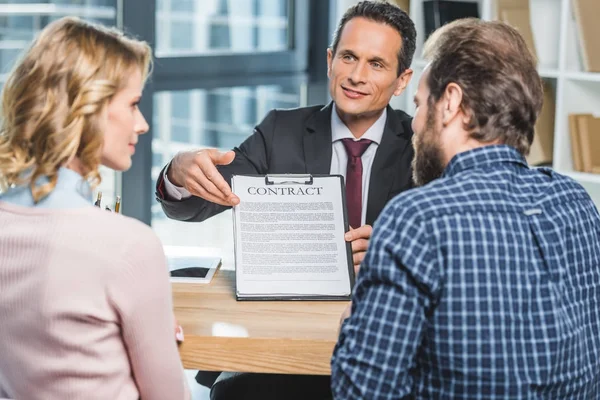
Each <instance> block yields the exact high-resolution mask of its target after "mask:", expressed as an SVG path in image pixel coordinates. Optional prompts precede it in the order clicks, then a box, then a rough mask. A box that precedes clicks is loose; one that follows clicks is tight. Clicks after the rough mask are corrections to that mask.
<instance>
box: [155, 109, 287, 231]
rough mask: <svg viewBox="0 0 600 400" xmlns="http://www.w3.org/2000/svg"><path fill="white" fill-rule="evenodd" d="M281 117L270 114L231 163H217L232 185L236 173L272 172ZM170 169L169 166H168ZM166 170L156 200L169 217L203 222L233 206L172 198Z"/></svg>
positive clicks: (244, 143) (158, 182)
mask: <svg viewBox="0 0 600 400" xmlns="http://www.w3.org/2000/svg"><path fill="white" fill-rule="evenodd" d="M276 119H277V111H276V110H271V111H270V112H269V114H267V116H266V117H265V118H264V119H263V120H262V122H261V123H260V124H258V125H257V126H256V127H255V128H254V132H253V133H252V135H250V137H248V138H247V139H246V140H245V141H244V142H243V143H242V144H241V145H240V146H239V147H236V148H234V149H233V151H234V152H235V158H234V160H233V162H232V163H231V164H229V165H220V166H217V169H218V170H219V172H220V173H221V175H222V176H223V178H225V181H227V183H228V184H229V185H230V186H231V177H232V176H233V175H256V174H258V175H263V174H266V173H268V170H269V159H270V153H271V147H272V143H273V134H274V132H275V125H276ZM165 168H166V167H165ZM163 174H164V169H163V170H162V171H161V172H160V174H159V177H158V180H157V182H156V200H158V201H159V202H160V203H161V205H162V208H163V211H164V212H165V214H166V215H167V217H169V218H172V219H176V220H179V221H190V222H201V221H204V220H205V219H208V218H210V217H212V216H214V215H217V214H219V213H221V212H223V211H225V210H227V209H228V208H230V207H225V206H222V205H219V204H215V203H212V202H210V201H207V200H204V199H202V198H200V197H197V196H192V197H189V198H187V199H182V200H179V201H178V200H174V199H170V198H169V196H168V194H167V193H166V190H165V184H164V179H163Z"/></svg>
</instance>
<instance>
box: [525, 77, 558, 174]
mask: <svg viewBox="0 0 600 400" xmlns="http://www.w3.org/2000/svg"><path fill="white" fill-rule="evenodd" d="M554 109H555V102H554V92H553V90H552V86H551V85H550V84H549V83H547V82H544V103H543V105H542V111H541V112H540V115H539V116H538V119H537V121H536V123H535V134H534V136H533V143H531V147H530V149H529V155H528V156H527V162H528V163H529V165H542V164H552V153H553V151H554Z"/></svg>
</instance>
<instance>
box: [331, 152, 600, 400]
mask: <svg viewBox="0 0 600 400" xmlns="http://www.w3.org/2000/svg"><path fill="white" fill-rule="evenodd" d="M369 246H370V247H369V250H368V252H367V256H366V258H365V260H364V262H363V264H362V266H361V270H360V273H359V274H358V279H357V284H356V287H355V289H354V290H355V291H354V295H353V306H352V316H351V317H350V318H349V319H347V320H346V321H345V322H344V324H343V325H342V328H341V332H340V338H339V341H338V344H337V346H336V348H335V351H334V355H333V359H332V377H331V378H332V390H333V394H334V397H335V398H337V399H369V400H375V399H399V398H404V397H411V398H418V399H558V398H561V399H586V400H588V399H599V398H600V217H599V215H598V211H597V209H596V207H595V206H594V204H593V203H592V201H591V199H590V197H589V196H588V194H587V193H586V192H585V190H584V189H583V188H582V187H581V186H580V185H579V184H577V183H576V182H574V181H573V180H571V179H569V178H567V177H564V176H562V175H559V174H557V173H555V172H553V171H552V170H549V169H541V168H540V169H530V168H529V167H528V166H527V164H526V162H525V160H524V159H523V157H522V156H521V155H520V154H519V153H518V152H517V151H516V150H515V149H514V148H512V147H509V146H504V145H497V146H485V147H482V148H479V149H475V150H471V151H467V152H464V153H461V154H459V155H457V156H456V157H454V158H453V159H452V161H451V162H450V163H449V165H448V166H447V167H446V170H445V171H444V175H443V177H442V178H440V179H438V180H436V181H434V182H432V183H430V184H429V185H426V186H424V187H422V188H419V189H414V190H410V191H408V192H405V193H403V194H400V195H399V196H397V197H395V198H394V199H393V200H392V201H391V202H390V203H389V204H388V205H387V206H386V208H385V210H384V211H383V212H382V214H381V216H380V217H379V219H378V220H377V222H376V223H375V229H374V232H373V235H372V238H371V243H370V245H369Z"/></svg>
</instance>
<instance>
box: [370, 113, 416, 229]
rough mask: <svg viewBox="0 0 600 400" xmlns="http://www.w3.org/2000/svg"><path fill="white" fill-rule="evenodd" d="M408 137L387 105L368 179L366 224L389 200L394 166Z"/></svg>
mask: <svg viewBox="0 0 600 400" xmlns="http://www.w3.org/2000/svg"><path fill="white" fill-rule="evenodd" d="M408 144H409V139H407V138H406V136H405V135H404V127H403V126H402V123H401V122H400V119H399V118H398V116H397V115H396V113H395V112H394V110H393V109H392V108H391V107H390V106H388V107H387V119H386V122H385V128H384V130H383V136H382V138H381V143H380V144H379V146H378V147H377V152H376V153H375V159H374V160H373V166H372V167H371V178H370V181H369V197H368V201H367V215H366V222H367V224H373V223H374V222H375V219H377V216H378V215H379V213H380V212H381V210H383V207H384V206H385V204H386V203H387V201H388V200H389V199H388V197H389V193H390V190H391V187H392V184H393V182H394V176H395V174H394V166H396V165H398V163H397V160H398V159H399V158H401V157H402V153H403V152H404V149H405V148H406V146H407V145H408Z"/></svg>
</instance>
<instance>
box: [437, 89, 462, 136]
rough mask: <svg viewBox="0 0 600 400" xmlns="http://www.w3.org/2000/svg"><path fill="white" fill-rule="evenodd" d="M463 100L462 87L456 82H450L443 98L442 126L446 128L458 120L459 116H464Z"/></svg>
mask: <svg viewBox="0 0 600 400" xmlns="http://www.w3.org/2000/svg"><path fill="white" fill-rule="evenodd" d="M462 99H463V91H462V89H461V87H460V86H458V85H457V84H456V83H454V82H450V83H449V84H448V86H446V90H445V91H444V96H443V100H444V101H443V104H442V124H443V126H446V125H448V124H449V123H450V121H452V120H453V119H454V118H456V117H457V116H458V115H459V114H462V112H463V111H462V108H461V104H462Z"/></svg>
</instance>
